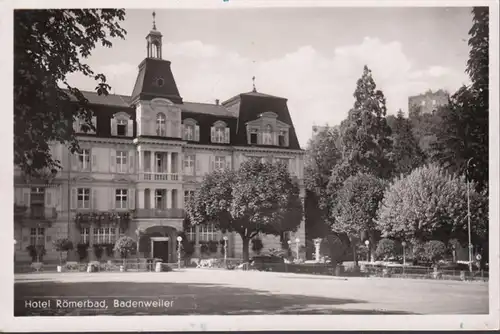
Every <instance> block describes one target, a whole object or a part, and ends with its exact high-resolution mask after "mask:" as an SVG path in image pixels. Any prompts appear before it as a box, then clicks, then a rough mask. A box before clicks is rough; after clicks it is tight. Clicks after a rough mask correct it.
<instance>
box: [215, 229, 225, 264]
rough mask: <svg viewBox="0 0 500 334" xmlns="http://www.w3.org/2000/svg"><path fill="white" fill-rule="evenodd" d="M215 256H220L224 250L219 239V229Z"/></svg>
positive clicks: (220, 236)
mask: <svg viewBox="0 0 500 334" xmlns="http://www.w3.org/2000/svg"><path fill="white" fill-rule="evenodd" d="M216 238H217V240H216V241H217V257H221V256H224V254H222V252H223V251H224V248H223V247H224V246H222V245H221V244H220V241H221V240H222V232H221V231H220V230H219V231H217V237H216Z"/></svg>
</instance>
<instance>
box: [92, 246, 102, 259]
mask: <svg viewBox="0 0 500 334" xmlns="http://www.w3.org/2000/svg"><path fill="white" fill-rule="evenodd" d="M103 252H104V247H103V245H100V244H94V255H95V257H96V258H97V259H98V260H100V259H101V258H102V253H103Z"/></svg>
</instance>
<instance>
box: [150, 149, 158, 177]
mask: <svg viewBox="0 0 500 334" xmlns="http://www.w3.org/2000/svg"><path fill="white" fill-rule="evenodd" d="M149 152H150V155H151V165H150V172H151V173H154V172H155V171H156V168H155V166H156V165H155V155H156V152H155V151H149Z"/></svg>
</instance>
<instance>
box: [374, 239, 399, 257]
mask: <svg viewBox="0 0 500 334" xmlns="http://www.w3.org/2000/svg"><path fill="white" fill-rule="evenodd" d="M375 254H376V255H377V257H378V258H383V259H384V260H385V259H388V258H390V257H392V256H395V255H396V242H395V241H394V240H391V239H381V240H380V241H379V242H378V244H377V249H376V250H375Z"/></svg>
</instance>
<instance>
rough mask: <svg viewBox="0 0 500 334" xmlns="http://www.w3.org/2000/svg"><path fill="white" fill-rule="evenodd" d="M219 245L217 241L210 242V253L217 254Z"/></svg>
mask: <svg viewBox="0 0 500 334" xmlns="http://www.w3.org/2000/svg"><path fill="white" fill-rule="evenodd" d="M218 244H219V243H218V242H217V241H213V240H210V241H209V242H208V251H209V252H210V253H216V252H217V245H218Z"/></svg>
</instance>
